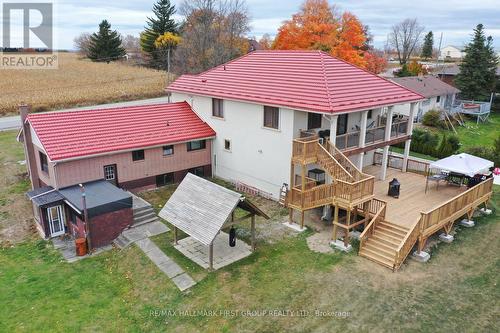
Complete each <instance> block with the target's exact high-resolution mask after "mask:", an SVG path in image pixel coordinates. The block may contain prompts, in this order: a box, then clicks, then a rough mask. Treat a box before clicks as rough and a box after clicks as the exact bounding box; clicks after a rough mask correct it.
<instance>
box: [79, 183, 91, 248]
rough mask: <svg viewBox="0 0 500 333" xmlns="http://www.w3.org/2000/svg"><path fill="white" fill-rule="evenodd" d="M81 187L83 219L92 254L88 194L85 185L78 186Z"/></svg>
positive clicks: (88, 245)
mask: <svg viewBox="0 0 500 333" xmlns="http://www.w3.org/2000/svg"><path fill="white" fill-rule="evenodd" d="M78 185H79V186H80V189H81V191H82V208H83V219H84V220H85V236H86V239H87V247H88V252H89V253H91V252H92V242H91V240H90V221H89V215H88V211H87V200H86V197H85V196H86V194H85V187H84V186H83V184H78Z"/></svg>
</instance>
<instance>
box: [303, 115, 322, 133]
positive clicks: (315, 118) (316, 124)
mask: <svg viewBox="0 0 500 333" xmlns="http://www.w3.org/2000/svg"><path fill="white" fill-rule="evenodd" d="M322 117H323V116H322V115H321V114H319V113H311V112H309V113H307V129H315V128H321V118H322Z"/></svg>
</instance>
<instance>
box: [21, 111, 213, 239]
mask: <svg viewBox="0 0 500 333" xmlns="http://www.w3.org/2000/svg"><path fill="white" fill-rule="evenodd" d="M21 119H22V123H23V127H22V130H21V133H20V135H19V139H20V141H23V142H24V146H25V155H26V160H27V166H28V172H29V176H30V178H31V183H32V187H33V189H32V191H30V192H29V193H28V197H29V198H30V199H31V200H32V202H33V208H34V213H35V219H36V220H37V226H38V227H39V230H40V232H41V234H42V235H43V236H44V237H53V236H58V235H60V234H63V233H72V234H73V235H75V236H76V235H80V234H81V232H82V229H81V224H82V223H83V222H82V221H84V220H85V219H84V216H83V215H82V214H83V207H82V199H81V194H80V191H81V188H80V186H79V184H83V185H84V188H85V190H86V191H88V193H87V195H86V198H87V202H88V204H87V209H88V211H89V218H90V219H91V225H92V226H93V228H94V229H95V230H100V231H96V232H95V233H93V237H94V238H95V239H93V245H96V246H97V245H99V246H102V245H105V244H107V243H109V242H111V241H112V240H113V239H114V238H115V237H116V236H118V235H119V233H120V232H121V231H122V230H123V228H125V227H126V226H128V225H130V223H131V222H132V210H131V207H132V198H131V195H130V194H129V193H127V192H125V191H123V190H122V189H126V190H134V191H137V190H142V189H149V188H154V187H157V186H163V185H166V184H170V183H174V182H180V181H181V180H182V178H183V177H184V176H185V175H186V174H187V172H192V173H194V174H196V175H199V176H211V140H212V139H213V138H214V137H215V132H214V131H213V130H212V128H210V126H209V125H207V124H206V123H205V122H203V121H202V120H201V119H200V118H199V117H198V116H197V115H196V114H195V113H194V112H193V110H192V109H191V107H190V106H189V104H187V103H183V102H181V103H173V104H153V105H137V106H127V107H117V108H108V109H105V108H102V109H95V110H82V111H56V112H44V113H34V114H28V107H27V106H22V107H21ZM68 221H71V222H72V223H68ZM101 224H102V228H100V227H99V226H98V225H101ZM78 230H80V232H77V231H78Z"/></svg>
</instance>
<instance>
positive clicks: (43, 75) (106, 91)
mask: <svg viewBox="0 0 500 333" xmlns="http://www.w3.org/2000/svg"><path fill="white" fill-rule="evenodd" d="M166 77H167V75H166V73H165V72H162V71H157V70H153V69H149V68H145V67H139V66H132V65H130V64H128V63H127V62H125V61H124V62H112V63H109V64H107V63H95V62H91V61H89V60H87V59H81V58H79V56H78V55H77V54H74V53H59V68H58V69H56V70H35V69H29V70H1V71H0V116H1V115H7V114H12V113H16V112H17V106H18V105H19V104H20V103H21V102H24V103H28V104H30V105H31V106H32V110H33V111H46V110H54V109H62V108H68V107H76V106H84V105H93V104H100V103H111V102H118V101H126V100H133V99H138V98H149V97H158V96H161V95H163V94H164V88H165V85H166Z"/></svg>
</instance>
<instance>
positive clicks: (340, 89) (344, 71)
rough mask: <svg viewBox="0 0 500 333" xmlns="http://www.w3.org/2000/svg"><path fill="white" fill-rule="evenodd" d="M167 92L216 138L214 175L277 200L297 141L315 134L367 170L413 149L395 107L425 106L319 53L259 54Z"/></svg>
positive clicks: (394, 86)
mask: <svg viewBox="0 0 500 333" xmlns="http://www.w3.org/2000/svg"><path fill="white" fill-rule="evenodd" d="M167 92H168V93H170V94H171V99H172V101H174V102H183V101H186V102H188V103H189V104H190V105H191V107H192V108H193V110H195V111H196V112H197V113H198V114H199V115H200V117H201V118H202V119H204V120H205V121H206V122H207V123H208V124H209V125H210V126H211V127H212V128H213V129H214V130H215V131H216V132H217V137H216V138H215V139H214V141H213V151H212V154H213V158H212V168H213V173H214V175H216V176H217V177H220V178H223V179H226V180H229V181H233V182H235V183H237V184H240V185H241V186H242V187H248V188H256V189H258V192H259V193H260V194H261V195H264V196H267V197H272V198H274V199H276V200H278V199H279V195H280V189H281V187H282V185H283V184H284V183H286V184H288V185H290V172H291V165H290V160H291V157H292V142H293V140H294V139H296V138H300V137H301V136H304V133H311V132H314V133H315V134H319V135H320V136H322V138H323V139H328V138H329V140H330V141H331V142H334V143H335V145H336V147H338V148H339V149H340V150H341V151H342V152H343V154H345V155H347V156H349V158H350V159H351V160H352V162H354V163H355V164H356V165H357V166H358V167H363V166H364V165H369V164H372V163H373V156H374V155H373V154H374V151H375V149H377V148H384V149H385V150H387V151H388V148H389V146H390V145H392V144H396V143H399V142H406V143H407V145H408V148H409V142H410V135H411V130H410V129H411V128H410V126H409V124H408V118H407V117H405V116H404V115H397V114H396V113H395V106H396V105H400V104H411V110H412V112H416V106H417V103H418V102H419V101H420V100H423V99H424V98H423V96H421V95H419V94H418V93H415V92H413V91H411V90H409V89H407V88H405V87H402V86H400V85H397V84H395V83H393V82H391V81H388V80H386V79H384V78H381V77H378V76H376V75H373V74H371V73H369V72H367V71H364V70H362V69H360V68H357V67H355V66H352V65H350V64H349V63H347V62H344V61H342V60H339V59H337V58H334V57H332V56H330V55H329V54H327V53H325V52H321V51H255V52H252V53H250V54H247V55H245V56H243V57H241V58H238V59H236V60H233V61H231V62H229V63H226V64H224V65H221V66H218V67H215V68H213V69H211V70H208V71H206V72H204V73H201V74H198V75H183V76H181V77H179V78H178V79H177V80H176V81H175V82H174V83H172V84H171V85H170V86H169V87H168V88H167ZM391 127H392V128H393V131H392V132H390V133H389V131H388V130H386V129H387V128H391ZM311 168H312V169H314V167H311ZM384 178H385V176H384Z"/></svg>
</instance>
